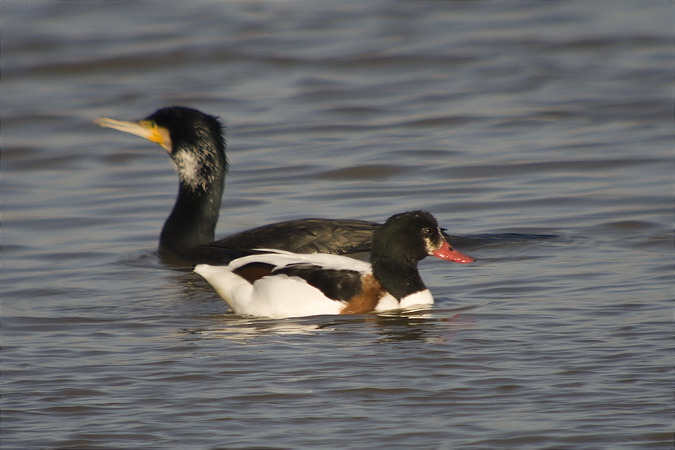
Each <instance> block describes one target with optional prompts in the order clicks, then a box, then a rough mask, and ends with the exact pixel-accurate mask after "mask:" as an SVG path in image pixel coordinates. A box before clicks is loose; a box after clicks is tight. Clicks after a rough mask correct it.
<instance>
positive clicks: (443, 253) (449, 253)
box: [433, 241, 476, 264]
mask: <svg viewBox="0 0 675 450" xmlns="http://www.w3.org/2000/svg"><path fill="white" fill-rule="evenodd" d="M433 255H434V256H435V257H436V258H438V259H442V260H444V261H454V262H456V263H460V264H468V263H472V262H474V261H475V260H476V259H475V258H472V257H471V256H469V255H465V254H464V253H461V252H458V251H457V250H455V249H454V248H452V247H450V244H448V242H447V241H445V242H443V245H442V246H441V248H439V249H438V250H436V251H435V252H434V253H433Z"/></svg>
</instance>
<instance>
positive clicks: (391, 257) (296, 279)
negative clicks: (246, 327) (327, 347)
mask: <svg viewBox="0 0 675 450" xmlns="http://www.w3.org/2000/svg"><path fill="white" fill-rule="evenodd" d="M401 233H406V234H405V235H401ZM260 251H262V252H264V253H260V254H256V255H250V256H245V257H242V258H238V259H236V260H234V261H232V262H231V263H230V264H229V265H227V266H210V265H206V264H200V265H198V266H196V267H195V272H196V273H198V274H200V275H201V276H202V277H204V278H205V279H206V280H207V281H208V282H209V284H211V286H213V288H214V289H215V290H216V292H217V293H218V294H219V295H220V296H221V297H222V298H223V299H224V300H225V301H226V302H227V303H228V304H229V305H230V307H231V308H232V309H233V310H234V312H235V313H237V314H242V315H250V316H257V317H270V318H277V319H278V318H285V317H301V316H312V315H323V314H362V313H371V312H383V311H390V310H400V309H403V310H407V309H423V308H426V307H429V306H430V305H432V304H433V303H434V299H433V296H432V295H431V292H429V290H428V289H427V288H426V286H424V284H423V283H422V280H421V278H420V277H419V273H418V272H417V262H418V261H419V260H420V259H422V258H424V257H425V256H427V255H433V256H436V257H438V258H440V259H445V260H450V261H455V262H459V263H469V262H473V261H474V259H473V258H471V257H470V256H466V255H463V254H461V253H460V252H458V251H456V250H454V249H453V248H452V247H450V245H449V244H448V243H447V241H446V240H445V239H444V238H443V236H442V233H441V232H440V229H439V227H438V224H437V222H436V220H435V219H434V218H433V216H431V215H430V214H429V213H425V212H423V211H415V212H411V213H403V214H398V215H396V216H392V217H391V218H390V219H389V220H387V223H385V224H384V225H383V226H382V228H381V229H380V230H378V231H376V233H375V238H374V241H373V254H372V256H371V262H372V264H371V263H366V262H363V261H359V260H356V259H352V258H348V257H345V256H338V255H329V254H309V255H308V254H295V253H291V252H285V251H280V250H271V249H262V250H260Z"/></svg>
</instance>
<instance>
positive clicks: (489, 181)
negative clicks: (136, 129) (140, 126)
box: [0, 0, 673, 449]
mask: <svg viewBox="0 0 675 450" xmlns="http://www.w3.org/2000/svg"><path fill="white" fill-rule="evenodd" d="M0 10H1V11H2V17H3V25H2V26H3V35H2V72H3V74H2V84H1V85H0V88H1V95H2V104H1V105H0V106H1V108H2V254H1V256H2V284H1V289H2V328H1V331H2V355H1V356H2V378H1V381H2V404H1V406H2V417H1V419H2V420H1V427H2V430H1V431H2V434H1V439H2V441H1V443H2V446H3V448H37V447H47V448H49V447H69V448H111V447H115V448H153V447H154V448H213V447H235V448H237V447H263V446H266V447H271V448H339V447H346V448H359V447H360V448H371V447H375V448H377V447H379V448H396V447H399V448H403V447H422V448H519V449H525V448H532V449H541V448H556V449H558V448H575V449H576V448H593V449H596V448H613V449H614V448H645V449H668V448H672V447H673V440H672V439H673V435H672V432H673V392H672V387H673V351H672V331H673V330H672V323H673V309H672V299H673V272H672V263H673V241H672V231H673V211H672V206H673V139H672V135H673V87H672V76H673V67H672V66H673V59H672V53H673V50H672V43H673V31H672V30H673V23H672V18H673V14H672V13H673V11H672V4H671V2H668V1H649V2H624V1H614V2H500V3H497V2H447V3H440V2H429V3H426V2H422V3H420V2H393V3H392V2H379V1H374V2H304V3H299V2H264V1H256V2H226V3H225V2H222V3H221V2H209V1H198V2H164V3H162V4H161V7H158V3H156V2H40V1H34V2H18V1H11V0H10V1H7V2H3V3H2V4H1V5H0ZM171 104H181V105H186V106H191V107H194V108H198V109H200V110H203V111H205V112H208V113H211V114H215V115H218V116H220V117H221V118H222V120H224V121H225V122H226V124H227V126H228V143H229V153H228V155H229V158H230V163H231V171H230V175H229V177H228V179H227V188H226V194H225V200H224V202H223V208H222V215H221V221H220V224H219V229H218V235H219V236H222V235H225V234H227V233H230V232H233V231H237V230H243V229H246V228H250V227H253V226H256V225H261V224H264V223H268V222H272V221H276V220H283V219H289V218H298V217H308V216H318V217H321V216H323V217H351V218H361V219H369V220H377V221H382V220H384V219H386V218H387V217H388V216H390V215H392V214H393V213H396V212H401V211H406V210H410V209H426V210H429V211H431V212H432V213H433V214H434V215H436V216H437V217H438V218H439V220H440V222H441V223H442V225H443V226H444V227H446V228H448V229H449V231H450V232H451V233H452V234H454V235H457V236H458V237H459V242H458V244H457V247H458V248H460V250H462V251H464V252H466V253H468V254H471V255H473V256H475V257H477V258H478V262H477V263H475V264H472V265H467V266H459V265H452V264H448V263H444V262H442V261H438V260H433V261H432V260H425V261H423V262H422V264H421V272H422V276H423V278H424V279H425V281H426V283H427V285H428V286H429V288H430V289H431V291H432V292H433V294H434V296H435V297H436V300H437V303H436V305H434V307H433V309H431V310H429V311H426V312H423V313H418V314H412V315H409V316H396V317H377V316H356V317H311V318H303V319H288V320H254V319H250V318H245V317H240V316H237V315H234V314H232V313H230V312H228V309H227V307H226V305H225V303H224V302H223V301H222V300H221V299H220V298H219V297H217V295H216V294H215V293H213V292H212V290H211V289H210V288H209V287H208V285H206V284H205V283H204V282H203V281H202V280H201V279H199V277H197V276H196V275H194V274H192V273H190V272H189V271H186V270H181V269H177V268H175V267H170V266H166V265H164V264H162V263H161V262H160V261H159V259H158V258H157V255H156V253H155V251H156V245H157V237H158V234H159V230H160V228H161V226H162V223H163V221H164V219H165V217H166V216H167V215H168V213H169V211H170V209H171V207H172V204H173V201H174V197H175V194H176V185H177V180H176V176H175V173H174V172H173V170H172V168H171V165H170V164H169V161H168V158H167V157H166V155H165V154H164V152H163V151H162V150H161V149H160V148H159V147H157V146H154V145H153V144H151V143H149V142H146V141H143V140H142V139H140V138H138V137H134V136H131V135H125V134H122V133H119V132H116V131H112V130H107V129H102V128H98V127H96V126H94V125H93V123H92V122H93V120H94V119H95V118H96V117H99V116H108V117H116V118H121V119H123V118H128V119H139V118H142V117H145V116H147V115H149V114H150V113H152V112H153V111H154V110H155V109H158V108H159V107H162V106H167V105H171Z"/></svg>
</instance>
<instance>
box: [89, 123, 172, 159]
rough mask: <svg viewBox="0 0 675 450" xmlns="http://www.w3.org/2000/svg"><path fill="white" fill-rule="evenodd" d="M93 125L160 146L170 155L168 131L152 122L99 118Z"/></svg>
mask: <svg viewBox="0 0 675 450" xmlns="http://www.w3.org/2000/svg"><path fill="white" fill-rule="evenodd" d="M94 123H95V124H96V125H100V126H102V127H106V128H113V129H115V130H119V131H123V132H125V133H131V134H135V135H136V136H140V137H142V138H145V139H147V140H149V141H151V142H155V143H157V144H159V145H161V146H162V147H163V148H164V149H165V150H166V151H167V152H169V153H171V135H170V134H169V130H168V129H167V128H164V127H160V126H158V125H157V124H156V123H155V122H153V121H152V120H141V121H138V122H134V121H128V120H116V119H109V118H107V117H100V118H98V119H96V120H95V121H94Z"/></svg>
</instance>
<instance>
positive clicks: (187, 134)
mask: <svg viewBox="0 0 675 450" xmlns="http://www.w3.org/2000/svg"><path fill="white" fill-rule="evenodd" d="M96 123H98V124H99V125H101V126H103V127H109V128H114V129H116V130H120V131H124V132H127V133H131V134H135V135H137V136H141V137H143V138H145V139H148V140H149V141H152V142H155V143H157V144H159V145H161V146H162V147H163V148H164V149H165V150H166V151H167V153H169V155H170V156H171V160H172V161H173V163H174V165H175V167H176V171H177V172H178V176H179V177H180V181H181V188H184V189H186V191H187V192H193V193H197V194H199V193H200V192H203V191H207V190H209V189H210V186H211V185H212V184H213V183H214V182H216V183H217V182H219V183H220V184H222V180H223V178H224V176H225V173H226V172H227V158H226V156H225V146H226V144H225V136H224V128H223V125H222V124H221V123H220V122H219V121H218V119H217V118H216V117H214V116H210V115H208V114H204V113H202V112H200V111H197V110H196V109H191V108H185V107H182V106H171V107H168V108H163V109H160V110H158V111H156V112H155V113H153V114H152V115H150V116H148V117H147V118H146V119H144V120H141V121H124V120H115V119H108V118H100V119H98V120H97V122H96Z"/></svg>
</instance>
